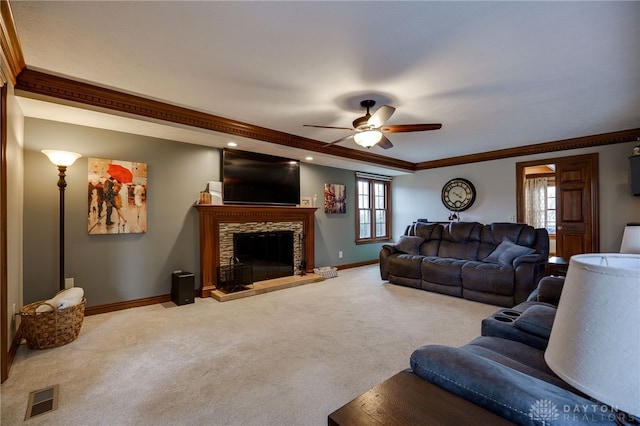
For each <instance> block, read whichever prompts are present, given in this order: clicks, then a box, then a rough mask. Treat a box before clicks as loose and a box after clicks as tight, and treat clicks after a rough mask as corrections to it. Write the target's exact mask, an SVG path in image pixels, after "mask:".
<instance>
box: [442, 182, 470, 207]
mask: <svg viewBox="0 0 640 426" xmlns="http://www.w3.org/2000/svg"><path fill="white" fill-rule="evenodd" d="M474 201H476V188H475V187H474V186H473V184H472V183H471V182H470V181H468V180H467V179H464V178H455V179H451V180H450V181H449V182H447V183H445V184H444V186H443V187H442V204H444V206H445V207H446V208H447V209H449V210H451V211H453V212H462V211H465V210H467V209H468V208H469V207H471V206H472V205H473V202H474Z"/></svg>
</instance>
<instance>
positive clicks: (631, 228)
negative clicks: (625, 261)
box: [620, 223, 640, 254]
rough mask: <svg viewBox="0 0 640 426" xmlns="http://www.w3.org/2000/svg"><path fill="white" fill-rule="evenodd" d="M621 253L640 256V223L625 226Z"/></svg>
mask: <svg viewBox="0 0 640 426" xmlns="http://www.w3.org/2000/svg"><path fill="white" fill-rule="evenodd" d="M620 253H636V254H640V223H629V224H627V226H625V228H624V234H622V244H621V245H620Z"/></svg>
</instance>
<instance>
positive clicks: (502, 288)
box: [461, 261, 514, 296]
mask: <svg viewBox="0 0 640 426" xmlns="http://www.w3.org/2000/svg"><path fill="white" fill-rule="evenodd" d="M513 274H514V270H513V268H512V267H511V266H505V265H502V264H497V263H485V262H473V261H469V262H466V263H465V264H464V265H462V271H461V276H462V287H463V288H465V289H468V290H477V291H482V292H485V293H493V294H500V295H503V296H512V295H513V283H514V277H513Z"/></svg>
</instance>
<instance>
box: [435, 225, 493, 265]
mask: <svg viewBox="0 0 640 426" xmlns="http://www.w3.org/2000/svg"><path fill="white" fill-rule="evenodd" d="M482 228H483V225H481V224H479V223H477V222H451V223H450V224H449V225H448V226H447V227H446V228H445V229H444V231H443V233H442V241H440V247H439V248H438V256H439V257H444V258H454V259H465V260H478V247H480V234H481V232H482Z"/></svg>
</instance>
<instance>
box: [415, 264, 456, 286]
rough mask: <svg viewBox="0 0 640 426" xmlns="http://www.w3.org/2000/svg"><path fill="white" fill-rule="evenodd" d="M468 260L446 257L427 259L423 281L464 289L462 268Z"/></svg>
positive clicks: (423, 266) (422, 268)
mask: <svg viewBox="0 0 640 426" xmlns="http://www.w3.org/2000/svg"><path fill="white" fill-rule="evenodd" d="M466 262H467V261H466V260H460V259H450V258H444V257H425V258H424V261H423V262H422V267H421V271H422V280H423V281H428V282H431V283H436V284H444V285H447V286H453V287H462V266H463V265H464V264H465V263H466Z"/></svg>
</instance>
